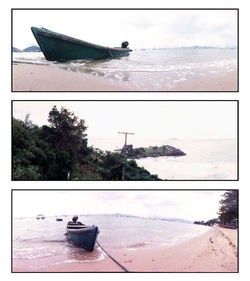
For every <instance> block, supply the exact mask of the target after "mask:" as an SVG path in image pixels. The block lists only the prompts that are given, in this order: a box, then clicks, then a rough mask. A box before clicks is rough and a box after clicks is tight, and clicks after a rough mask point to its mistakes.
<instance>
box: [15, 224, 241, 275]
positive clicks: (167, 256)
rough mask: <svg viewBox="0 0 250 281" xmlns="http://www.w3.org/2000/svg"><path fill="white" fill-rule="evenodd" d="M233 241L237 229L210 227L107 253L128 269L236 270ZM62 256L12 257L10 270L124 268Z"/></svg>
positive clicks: (62, 270) (235, 239)
mask: <svg viewBox="0 0 250 281" xmlns="http://www.w3.org/2000/svg"><path fill="white" fill-rule="evenodd" d="M204 227H205V226H204ZM237 244H238V242H237V230H232V229H224V228H219V227H218V228H217V227H213V228H211V229H209V231H207V232H205V233H204V234H202V235H200V236H197V237H194V238H192V239H190V240H188V241H185V242H182V243H179V244H177V245H173V246H164V247H162V248H156V249H139V247H138V249H137V250H134V251H131V250H128V249H126V250H117V251H115V252H114V253H110V254H111V255H112V256H113V257H114V258H115V259H116V260H117V261H119V262H120V263H121V264H122V265H123V266H125V267H126V268H127V269H128V271H130V272H237V271H238V250H237ZM62 259H63V257H62V256H61V257H60V256H55V257H50V258H49V257H48V258H47V257H46V258H43V259H36V260H25V259H14V261H13V272H28V271H33V272H36V270H34V269H33V270H29V265H32V266H33V268H34V266H35V265H36V264H39V265H41V264H42V265H43V267H42V270H41V269H40V270H39V272H124V270H123V269H121V268H120V267H119V266H118V265H117V264H116V263H114V262H113V261H112V260H111V259H110V258H109V257H108V256H106V255H105V256H104V258H103V259H102V260H99V261H95V262H82V261H79V262H70V263H69V262H67V263H60V261H61V260H62ZM40 268H41V267H40Z"/></svg>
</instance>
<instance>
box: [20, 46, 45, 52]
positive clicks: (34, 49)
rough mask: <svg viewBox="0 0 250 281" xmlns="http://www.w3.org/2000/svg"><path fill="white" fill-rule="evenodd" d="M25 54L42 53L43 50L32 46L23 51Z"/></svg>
mask: <svg viewBox="0 0 250 281" xmlns="http://www.w3.org/2000/svg"><path fill="white" fill-rule="evenodd" d="M23 52H41V49H40V48H39V47H37V46H30V47H27V48H25V49H23Z"/></svg>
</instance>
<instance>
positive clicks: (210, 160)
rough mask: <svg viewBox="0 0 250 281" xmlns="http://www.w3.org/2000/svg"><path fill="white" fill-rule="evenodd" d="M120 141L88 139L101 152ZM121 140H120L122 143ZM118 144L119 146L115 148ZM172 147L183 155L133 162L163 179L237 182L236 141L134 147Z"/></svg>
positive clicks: (146, 143)
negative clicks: (183, 153) (183, 154)
mask: <svg viewBox="0 0 250 281" xmlns="http://www.w3.org/2000/svg"><path fill="white" fill-rule="evenodd" d="M119 141H120V140H119V139H112V138H109V139H105V138H103V139H101V138H99V139H97V138H91V137H90V138H89V144H90V145H93V146H94V147H98V148H101V149H102V150H111V151H112V150H115V149H119V148H121V147H122V145H123V143H119ZM122 141H123V140H122ZM118 144H120V147H119V146H118ZM161 145H171V146H173V147H175V148H178V149H180V150H182V151H183V152H185V153H186V156H179V157H174V156H161V157H148V158H141V159H136V162H137V164H138V166H140V167H144V168H145V169H147V170H148V171H149V172H150V173H151V174H157V175H158V177H159V178H161V179H165V180H235V179H237V169H238V167H237V158H238V156H237V141H236V140H235V139H196V140H191V139H190V140H187V139H186V140H184V139H166V140H156V139H154V140H142V141H141V142H140V143H137V144H134V148H136V147H149V146H161Z"/></svg>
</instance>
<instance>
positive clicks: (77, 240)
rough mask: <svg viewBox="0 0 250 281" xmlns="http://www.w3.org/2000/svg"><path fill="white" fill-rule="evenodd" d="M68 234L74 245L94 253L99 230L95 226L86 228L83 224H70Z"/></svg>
mask: <svg viewBox="0 0 250 281" xmlns="http://www.w3.org/2000/svg"><path fill="white" fill-rule="evenodd" d="M67 233H68V236H69V238H70V239H71V240H72V242H73V243H74V244H76V245H77V246H79V247H81V248H84V249H86V250H88V251H93V249H94V247H95V242H96V239H97V236H98V233H99V230H98V227H97V226H95V225H92V226H86V225H84V224H81V223H72V222H68V224H67Z"/></svg>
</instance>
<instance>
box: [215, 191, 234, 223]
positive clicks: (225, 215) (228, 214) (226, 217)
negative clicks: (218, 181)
mask: <svg viewBox="0 0 250 281" xmlns="http://www.w3.org/2000/svg"><path fill="white" fill-rule="evenodd" d="M223 197H224V199H222V200H220V209H219V213H218V214H219V219H220V221H221V222H223V223H230V222H232V221H233V220H238V190H229V191H227V192H225V193H224V194H223Z"/></svg>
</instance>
